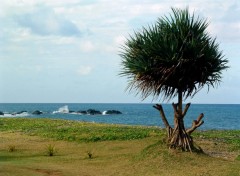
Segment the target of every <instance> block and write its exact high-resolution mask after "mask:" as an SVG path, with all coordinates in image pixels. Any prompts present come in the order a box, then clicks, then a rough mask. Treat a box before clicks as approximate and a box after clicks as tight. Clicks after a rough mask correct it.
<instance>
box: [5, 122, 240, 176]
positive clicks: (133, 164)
mask: <svg viewBox="0 0 240 176" xmlns="http://www.w3.org/2000/svg"><path fill="white" fill-rule="evenodd" d="M165 132H166V130H165V129H161V128H158V127H143V126H127V125H109V124H97V123H87V122H79V121H69V120H57V119H48V118H36V119H34V118H0V138H1V140H0V141H1V142H0V176H3V175H4V176H6V175H8V176H15V175H19V174H20V175H24V176H32V175H36V176H45V175H51V176H62V175H68V176H71V175H74V176H75V175H93V176H94V175H96V176H99V175H100V176H101V175H129V176H130V175H131V176H134V175H136V176H138V175H150V176H154V175H162V176H167V175H168V176H169V175H179V176H190V175H194V176H195V175H197V176H203V175H208V176H215V175H219V176H228V175H231V176H238V175H239V174H240V168H239V165H240V136H239V134H240V131H239V130H224V131H219V130H209V131H196V132H195V133H194V138H195V140H194V141H195V142H196V145H200V146H201V147H202V150H203V153H185V152H184V153H182V152H179V151H178V150H169V149H167V148H166V144H165V142H164V140H165V135H164V134H165ZM50 156H51V157H50ZM189 166H190V167H191V169H189Z"/></svg>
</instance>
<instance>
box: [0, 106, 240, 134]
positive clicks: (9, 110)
mask: <svg viewBox="0 0 240 176" xmlns="http://www.w3.org/2000/svg"><path fill="white" fill-rule="evenodd" d="M153 105H154V104H142V103H139V104H117V103H114V104H111V103H109V104H108V103H102V104H99V103H43V104H38V103H27V104H25V103H19V104H14V103H6V104H5V103H2V104H0V111H1V112H3V113H4V115H0V117H1V118H4V117H10V118H11V117H17V118H22V117H24V118H52V119H67V120H77V121H86V122H96V123H107V124H126V125H144V126H159V127H164V126H163V123H162V120H161V118H160V115H159V112H158V111H157V110H156V109H154V108H153ZM163 108H164V111H165V114H166V116H167V118H168V119H169V123H170V124H171V123H173V109H172V105H171V104H163ZM88 109H94V110H98V111H100V112H101V114H97V115H89V114H83V113H79V111H86V110H88ZM36 110H38V111H41V112H42V114H40V115H34V114H32V113H33V112H34V111H36ZM107 110H117V111H120V112H121V113H122V114H111V115H106V111H107ZM239 110H240V105H239V104H192V105H191V107H190V108H189V110H188V113H187V115H186V117H185V126H186V127H190V126H191V124H192V121H193V120H195V119H197V117H198V115H199V114H200V113H204V118H203V120H204V122H205V123H204V124H203V125H202V126H201V127H200V128H199V129H200V130H209V129H218V130H235V129H236V130H240V113H239Z"/></svg>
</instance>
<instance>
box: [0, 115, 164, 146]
mask: <svg viewBox="0 0 240 176" xmlns="http://www.w3.org/2000/svg"><path fill="white" fill-rule="evenodd" d="M0 131H19V132H23V133H26V134H28V135H37V136H41V137H47V138H53V139H57V140H66V141H77V142H96V141H112V140H134V139H143V138H146V137H150V136H162V135H163V134H164V131H163V130H160V129H159V128H154V127H152V128H146V127H137V126H135V127H133V126H126V125H125V126H124V125H106V124H95V123H87V122H78V121H69V120H53V119H45V118H44V119H24V118H0Z"/></svg>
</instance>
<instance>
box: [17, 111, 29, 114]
mask: <svg viewBox="0 0 240 176" xmlns="http://www.w3.org/2000/svg"><path fill="white" fill-rule="evenodd" d="M26 112H27V111H19V112H17V113H16V114H22V113H26Z"/></svg>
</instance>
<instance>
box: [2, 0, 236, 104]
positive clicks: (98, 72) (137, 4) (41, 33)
mask: <svg viewBox="0 0 240 176" xmlns="http://www.w3.org/2000/svg"><path fill="white" fill-rule="evenodd" d="M171 7H176V8H186V7H188V8H189V10H190V12H194V13H195V15H198V16H199V17H201V18H207V20H208V22H209V27H208V32H209V33H210V35H211V36H212V37H216V39H217V42H218V43H219V44H220V50H222V51H223V54H224V55H225V57H226V58H227V59H228V60H229V63H228V65H229V66H230V68H229V69H228V70H227V71H224V72H223V74H222V77H223V78H222V82H221V84H220V85H219V86H218V87H216V88H210V89H209V91H208V89H207V88H204V89H202V90H201V91H200V92H198V93H197V94H196V95H195V96H194V97H193V98H192V99H187V100H186V102H192V103H221V104H224V103H226V104H239V103H240V91H239V88H240V58H239V57H240V17H239V14H240V1H239V0H228V1H226V0H171V1H169V0H114V1H113V0H1V5H0V82H1V83H0V103H155V102H165V103H168V102H166V101H163V100H162V99H161V98H159V99H154V100H153V99H152V97H149V98H147V99H145V100H142V99H141V97H140V96H136V94H135V92H129V91H126V87H127V78H125V77H120V76H119V73H120V72H121V57H120V56H119V53H120V51H121V49H120V48H121V46H122V45H123V44H124V41H125V40H126V38H128V37H129V35H131V34H133V32H134V30H135V31H139V30H141V29H142V27H143V26H145V27H146V26H148V25H152V24H154V23H155V22H156V20H157V18H159V17H162V16H164V15H168V14H169V13H170V12H171ZM172 101H175V100H170V103H171V102H172Z"/></svg>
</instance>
